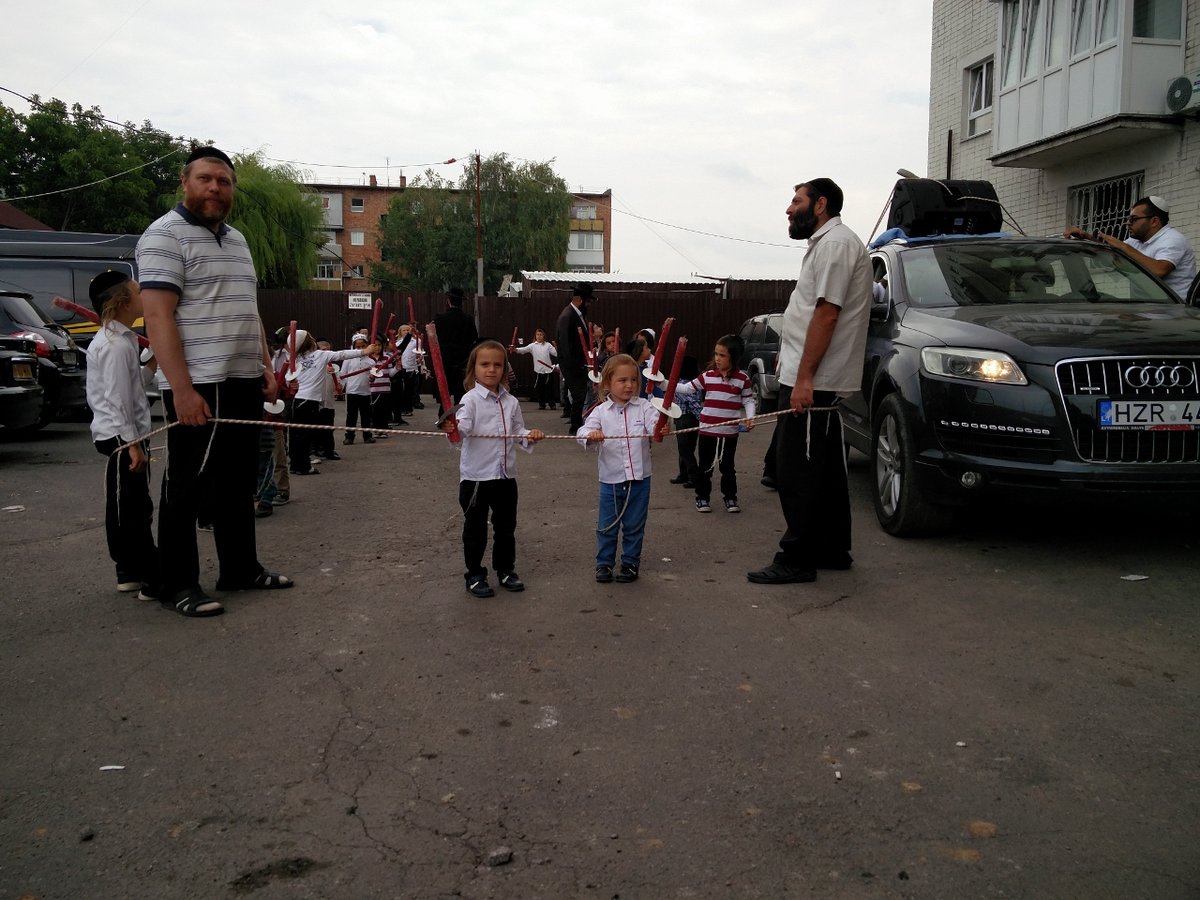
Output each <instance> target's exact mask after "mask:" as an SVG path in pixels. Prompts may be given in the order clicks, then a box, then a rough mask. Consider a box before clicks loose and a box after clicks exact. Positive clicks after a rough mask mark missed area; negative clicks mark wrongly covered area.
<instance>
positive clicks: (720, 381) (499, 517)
mask: <svg viewBox="0 0 1200 900" xmlns="http://www.w3.org/2000/svg"><path fill="white" fill-rule="evenodd" d="M92 298H93V302H94V304H95V306H96V309H97V312H98V313H99V314H100V315H101V318H102V322H103V327H102V328H101V329H100V332H99V333H98V335H97V338H96V340H95V341H94V342H93V344H92V350H91V353H90V358H89V367H90V369H91V371H92V375H91V377H89V381H88V391H89V402H90V403H91V404H92V409H93V411H94V412H95V416H94V419H93V423H92V432H93V438H94V440H95V442H96V447H97V449H98V450H99V451H100V452H101V453H104V454H106V455H108V456H109V465H108V469H107V474H106V484H107V495H108V501H107V512H106V533H107V538H108V545H109V553H110V556H111V557H112V559H113V561H114V563H115V564H116V568H117V582H118V590H122V591H133V590H137V591H139V592H141V593H142V595H144V596H153V595H154V592H155V590H156V585H157V583H158V580H159V575H158V562H157V553H156V551H155V548H154V541H153V537H152V535H151V531H150V523H151V519H152V516H153V504H152V501H151V500H150V494H149V463H148V453H147V448H146V447H145V446H144V445H142V444H132V445H131V446H129V447H128V448H127V449H125V450H123V451H122V452H121V453H120V454H113V453H112V450H113V449H114V448H115V447H117V446H118V445H120V444H122V443H126V442H128V441H130V440H132V439H133V438H135V437H136V436H138V435H140V434H145V433H146V432H147V431H149V429H150V421H149V419H150V415H149V407H148V405H147V404H146V400H145V394H144V390H143V389H142V385H143V383H144V381H145V380H146V379H147V378H148V377H150V376H151V375H152V374H153V371H154V368H153V363H151V364H150V365H148V366H146V367H139V365H138V359H137V346H136V343H135V342H134V340H133V339H134V337H135V336H134V335H133V332H132V331H131V330H130V326H131V325H132V324H133V322H134V320H135V319H136V318H137V317H138V316H140V315H141V306H140V300H139V295H138V287H137V283H136V282H134V281H132V280H129V279H128V278H126V277H124V276H117V275H116V274H114V273H106V275H104V276H100V277H98V278H97V279H96V281H95V282H94V283H93V285H92ZM365 331H366V330H365V329H363V331H362V332H359V333H356V334H355V335H354V336H353V338H352V340H351V343H352V347H351V348H350V349H348V350H333V349H331V348H330V346H329V344H328V342H325V341H318V340H317V339H316V338H315V337H314V336H313V335H311V334H309V333H308V332H307V331H305V330H304V329H298V330H297V331H296V333H295V345H294V346H295V360H293V359H292V358H291V353H290V347H289V337H290V334H289V332H288V329H286V328H281V329H279V330H278V331H277V332H275V333H274V334H273V335H272V336H271V337H270V338H269V340H270V342H271V343H272V344H273V345H274V346H273V349H274V353H273V357H272V359H273V366H274V371H275V377H276V381H277V384H278V386H279V395H280V398H281V400H282V401H283V403H282V404H281V405H282V406H283V409H282V410H281V411H279V412H276V413H272V412H270V411H268V413H267V415H266V417H265V420H264V423H263V427H262V431H261V441H260V456H259V480H258V490H257V493H256V496H255V498H254V502H255V515H257V516H259V517H264V516H268V515H271V514H272V513H273V511H274V509H275V508H276V507H278V506H283V505H285V504H287V503H288V502H289V500H290V494H291V484H290V476H308V475H314V474H319V472H320V469H319V468H318V465H319V464H320V463H322V462H326V461H334V460H339V459H341V457H340V455H339V454H338V453H337V452H336V450H335V448H334V440H333V430H332V427H328V428H326V429H305V428H296V429H289V428H287V427H286V423H287V422H288V421H291V422H293V423H295V424H300V425H306V424H307V425H325V426H332V425H333V424H334V419H335V409H336V400H337V398H338V397H339V396H344V398H345V408H346V417H345V435H344V438H343V443H344V444H347V445H350V444H353V443H354V440H355V434H356V432H361V434H362V437H363V442H364V443H366V444H372V443H374V442H375V441H376V439H377V437H383V436H386V433H385V432H384V431H383V430H382V429H387V428H389V427H390V426H391V425H393V424H401V425H402V424H405V422H404V416H405V415H406V414H407V415H411V414H412V412H413V410H414V409H419V408H423V405H422V404H421V402H420V392H419V386H420V381H421V377H422V375H423V372H424V360H423V354H422V352H421V350H420V349H419V341H418V340H416V332H415V330H414V328H413V327H412V326H409V325H405V326H402V327H401V328H400V330H399V332H398V333H397V334H396V335H395V337H394V338H393V337H392V336H391V335H389V338H388V342H387V346H386V347H384V346H381V345H380V344H379V343H371V342H370V341H369V339H368V336H367V335H366V334H365ZM596 338H597V340H596V345H595V346H596V353H597V357H598V358H597V362H596V367H597V368H598V369H600V371H601V375H600V379H599V383H598V384H596V385H595V387H594V389H593V390H594V393H595V396H594V398H592V399H593V401H594V402H593V403H592V406H591V408H590V409H589V410H588V411H587V413H586V416H585V420H584V423H583V427H582V428H580V429H579V430H578V432H577V434H576V436H575V437H576V440H577V441H578V443H579V444H580V445H581V446H583V447H585V448H589V449H592V450H595V451H597V468H598V478H599V494H598V501H597V522H596V557H595V578H596V581H598V582H601V583H608V582H612V581H616V582H619V583H628V582H632V581H636V580H637V578H638V576H639V572H640V568H641V556H642V545H643V541H644V537H645V530H646V520H647V516H648V511H649V505H650V504H649V501H650V475H651V458H650V444H651V440H652V438H653V435H654V431H655V428H656V427H657V425H658V422H659V419H660V416H661V415H662V413H661V412H660V407H661V402H660V401H658V400H656V401H654V402H653V403H652V402H651V399H648V398H652V397H655V396H657V397H660V398H661V397H662V394H663V389H662V385H661V383H659V382H656V381H654V380H649V379H647V373H648V371H649V370H650V368H651V366H652V365H653V359H654V353H655V346H654V345H655V339H656V336H655V333H654V331H652V330H650V329H645V330H643V331H640V332H637V333H636V334H635V335H634V337H633V339H632V340H631V341H629V343H628V344H627V345H626V346H625V348H624V351H625V352H620V351H621V348H619V347H617V346H616V341H617V338H616V335H615V334H614V333H613V332H607V333H606V332H603V331H600V332H598V333H597V335H596ZM743 349H744V348H743V346H742V341H741V339H740V338H738V337H737V336H735V335H725V336H724V337H722V338H720V339H719V340H718V341H717V344H716V346H715V347H714V349H713V355H712V359H711V360H710V362H709V364H708V366H707V367H706V368H705V370H704V371H702V372H701V371H698V369H697V367H696V366H695V363H694V360H691V359H688V360H686V362H687V363H688V364H690V371H682V372H681V374H682V376H683V377H682V378H681V380H679V382H678V383H677V384H676V385H675V391H674V396H675V397H676V398H678V401H679V404H680V406H681V407H682V408H683V410H684V414H683V416H682V417H680V418H679V420H678V421H677V423H676V428H677V429H687V428H689V427H698V429H699V432H698V434H697V433H696V432H690V433H686V434H680V435H677V442H678V475H677V476H676V477H674V478H672V479H670V480H671V483H673V484H682V485H684V486H685V487H686V488H690V489H692V490H694V491H695V497H696V499H695V505H696V509H697V510H698V511H700V512H702V513H708V512H711V509H712V507H711V492H712V486H713V485H712V482H713V472H714V471H719V472H720V490H721V496H722V500H723V504H724V507H725V510H726V511H727V512H731V513H736V512H738V511H739V505H738V498H737V475H736V469H735V464H736V455H737V443H738V435H739V433H740V432H742V431H746V430H749V428H750V427H752V424H753V423H743V422H741V421H740V420H742V419H743V418H752V417H753V416H754V415H755V407H754V400H753V396H752V393H751V390H750V379H749V378H748V376H747V375H746V373H745V372H742V371H741V370H740V369H739V368H738V367H737V360H738V359H739V358H740V356H741V355H742V352H743ZM514 351H515V352H516V353H518V354H527V355H530V356H532V357H533V363H534V395H535V398H536V399H537V401H538V408H539V409H542V410H544V409H554V407H555V402H554V390H553V375H554V372H555V370H556V366H555V358H556V352H555V348H554V346H553V345H552V344H549V343H547V342H546V333H545V331H543V330H542V329H537V331H536V332H535V336H534V340H533V342H532V343H530V344H527V345H524V346H522V347H508V348H505V346H504V345H503V344H500V343H498V342H497V341H491V340H484V341H481V342H479V343H478V344H477V345H476V346H475V347H474V348H473V349H472V351H471V354H470V357H469V359H468V362H467V366H466V377H465V379H464V387H465V393H464V395H463V399H462V403H461V405H459V406H458V407H456V408H455V409H454V410H453V411H452V413H451V414H450V415H449V416H447V417H446V418H445V419H444V421H443V423H442V428H443V430H446V431H448V432H450V433H451V434H452V436H454V437H453V439H454V440H455V441H457V442H458V443H459V445H460V456H459V490H458V503H459V506H460V508H461V509H462V513H463V529H462V543H463V557H464V562H465V566H466V571H465V573H464V580H465V584H466V589H467V591H468V593H470V594H471V595H472V596H474V597H481V598H482V597H491V596H494V595H495V591H494V590H493V589H492V587H491V586H490V584H489V582H488V569H487V567H485V566H484V565H483V559H484V555H485V551H486V548H487V543H488V521H489V518H490V521H491V525H492V557H491V561H492V570H493V571H494V572H495V574H496V577H497V581H498V584H499V585H500V587H502V588H504V589H505V590H508V591H513V592H516V591H521V590H524V587H525V585H524V583H523V582H522V580H521V578H520V577H519V576H518V575H517V573H516V516H517V485H516V449H517V448H518V447H519V448H521V449H522V450H525V451H530V450H532V446H533V445H534V444H536V443H537V442H539V441H541V440H542V439H543V438H544V437H545V434H544V433H543V432H542V431H540V430H538V429H530V428H528V427H527V426H526V425H525V420H524V417H523V415H522V413H521V405H520V402H519V401H518V399H517V398H516V397H515V396H514V394H513V393H512V391H511V388H512V387H513V386H514V382H515V376H514V374H513V369H512V366H511V365H510V363H509V355H510V353H512V352H514ZM147 373H149V374H147ZM139 398H140V402H139ZM655 404H658V405H657V406H656V405H655ZM497 435H498V436H499V437H497Z"/></svg>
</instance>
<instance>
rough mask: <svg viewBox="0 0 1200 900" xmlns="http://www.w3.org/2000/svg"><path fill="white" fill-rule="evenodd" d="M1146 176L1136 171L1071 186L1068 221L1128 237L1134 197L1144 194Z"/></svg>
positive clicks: (1084, 227) (1085, 229) (1091, 229)
mask: <svg viewBox="0 0 1200 900" xmlns="http://www.w3.org/2000/svg"><path fill="white" fill-rule="evenodd" d="M1143 176H1144V173H1143V172H1134V173H1132V174H1129V175H1121V176H1120V177H1118V178H1110V179H1108V180H1107V181H1093V182H1091V183H1090V184H1081V185H1076V186H1075V187H1073V188H1071V190H1070V193H1069V194H1068V199H1067V206H1068V209H1069V210H1070V217H1071V221H1070V222H1068V223H1067V224H1069V225H1078V226H1079V227H1080V228H1082V229H1083V230H1084V231H1103V232H1104V233H1105V234H1111V235H1112V236H1113V237H1117V238H1120V239H1121V240H1125V238H1127V237H1128V236H1129V226H1128V223H1127V222H1126V219H1128V218H1129V210H1130V209H1132V208H1133V204H1134V201H1136V200H1137V199H1138V198H1139V197H1141V196H1142V180H1143Z"/></svg>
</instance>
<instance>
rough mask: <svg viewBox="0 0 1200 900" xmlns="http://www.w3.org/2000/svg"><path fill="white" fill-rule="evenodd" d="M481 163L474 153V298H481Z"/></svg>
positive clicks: (477, 310) (476, 308)
mask: <svg viewBox="0 0 1200 900" xmlns="http://www.w3.org/2000/svg"><path fill="white" fill-rule="evenodd" d="M482 177H483V176H482V163H481V162H480V159H479V151H478V150H476V151H475V296H476V297H482V296H483V188H482V186H481V182H482ZM475 317H476V318H477V319H478V318H479V304H475Z"/></svg>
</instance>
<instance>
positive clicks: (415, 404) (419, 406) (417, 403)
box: [413, 401, 425, 409]
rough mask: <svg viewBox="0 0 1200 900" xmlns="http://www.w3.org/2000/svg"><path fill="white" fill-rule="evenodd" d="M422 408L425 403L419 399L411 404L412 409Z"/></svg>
mask: <svg viewBox="0 0 1200 900" xmlns="http://www.w3.org/2000/svg"><path fill="white" fill-rule="evenodd" d="M424 408H425V404H424V403H421V402H420V401H418V402H416V403H414V404H413V409H424Z"/></svg>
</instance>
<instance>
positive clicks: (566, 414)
mask: <svg viewBox="0 0 1200 900" xmlns="http://www.w3.org/2000/svg"><path fill="white" fill-rule="evenodd" d="M559 418H560V419H569V418H571V412H570V410H567V409H564V410H563V411H562V415H561V416H559Z"/></svg>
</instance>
